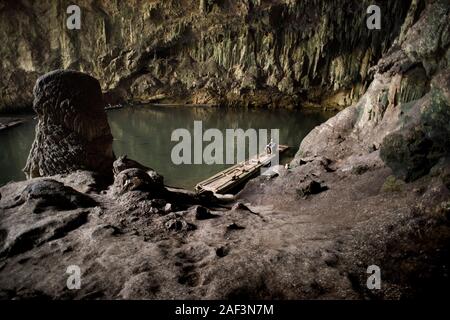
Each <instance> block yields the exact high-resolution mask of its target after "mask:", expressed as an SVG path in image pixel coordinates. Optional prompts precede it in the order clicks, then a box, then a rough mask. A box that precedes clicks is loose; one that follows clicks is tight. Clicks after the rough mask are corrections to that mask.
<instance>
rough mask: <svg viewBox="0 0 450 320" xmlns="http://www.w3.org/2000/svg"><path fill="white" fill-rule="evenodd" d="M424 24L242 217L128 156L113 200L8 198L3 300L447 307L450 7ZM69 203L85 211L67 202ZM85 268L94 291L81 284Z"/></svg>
mask: <svg viewBox="0 0 450 320" xmlns="http://www.w3.org/2000/svg"><path fill="white" fill-rule="evenodd" d="M305 3H309V1H305ZM419 3H420V1H414V2H413V4H414V6H416V5H418V4H419ZM414 6H413V7H414ZM211 10H212V11H211ZM200 12H202V13H203V14H205V13H208V14H209V13H210V12H214V1H202V5H201V6H200ZM413 12H415V11H414V10H412V11H410V13H409V14H408V18H407V19H406V23H405V25H404V27H403V28H402V32H401V33H400V35H399V37H398V39H397V40H396V41H395V43H394V45H393V46H392V48H391V49H390V50H389V52H388V53H387V54H386V55H385V56H384V58H383V59H382V60H381V61H380V62H379V63H378V65H377V66H376V68H375V69H374V71H375V76H374V80H373V82H372V83H371V84H370V86H369V88H368V90H367V92H366V93H365V94H364V96H363V97H362V98H361V100H360V101H359V102H358V103H356V104H355V105H353V106H351V107H349V108H347V109H345V110H344V111H342V112H340V113H339V114H338V115H337V116H335V117H334V118H332V119H330V120H329V121H328V122H327V123H325V124H323V125H322V126H320V127H318V128H316V129H314V130H313V131H312V132H311V133H310V134H309V135H308V136H307V137H306V138H305V139H304V141H303V142H302V144H301V146H300V150H299V153H298V155H297V157H296V158H295V159H294V161H293V162H292V163H291V164H290V166H289V168H288V169H284V170H280V173H279V175H278V176H273V177H271V178H270V179H269V178H267V177H262V176H261V177H258V178H256V179H253V180H251V181H250V182H249V183H248V184H247V186H246V187H245V188H244V189H243V190H242V191H241V192H240V193H239V194H238V195H236V197H235V199H234V200H236V201H235V202H233V200H232V201H231V202H229V203H228V206H227V205H225V204H224V203H218V202H217V199H215V198H214V197H213V196H211V195H210V194H205V195H201V196H196V195H193V194H192V193H189V192H187V191H184V190H174V189H173V188H168V187H164V186H163V185H162V178H160V177H159V176H158V175H157V174H156V173H154V171H149V172H150V175H152V176H150V175H149V174H148V173H146V170H147V169H148V168H146V167H145V166H142V165H140V164H137V163H135V162H133V161H126V160H127V159H126V158H120V160H119V161H118V162H117V163H116V165H115V166H114V167H115V169H116V170H115V178H116V181H115V182H114V184H113V185H112V186H111V187H110V189H109V190H108V191H106V192H99V191H98V189H97V188H95V186H92V188H90V189H89V191H86V192H89V194H84V195H83V196H81V195H80V194H79V192H80V191H74V190H75V189H76V190H78V189H79V188H80V186H82V185H83V184H84V182H85V181H92V180H93V179H90V178H88V173H81V172H75V173H72V174H70V175H68V176H66V177H64V176H55V177H52V178H51V179H52V180H48V179H42V178H37V179H32V180H28V181H24V182H18V183H11V184H7V185H5V186H3V187H2V188H0V195H1V196H0V218H1V219H0V245H1V247H0V271H1V272H0V298H7V299H20V298H30V297H50V298H60V299H61V298H66V299H69V298H77V299H102V298H109V299H175V298H178V299H241V300H242V299H248V298H250V299H330V298H332V299H411V298H416V299H417V298H428V299H430V298H431V299H434V298H442V297H443V296H446V295H447V292H448V287H449V285H450V279H449V275H448V270H449V268H450V254H449V250H448V248H449V244H450V223H449V218H450V189H449V172H450V162H449V160H448V157H447V156H448V142H449V140H448V128H449V127H448V120H449V118H448V110H449V108H450V105H449V99H448V98H449V86H448V83H449V82H448V79H449V76H448V70H449V69H448V67H449V54H448V53H449V38H448V37H449V35H450V32H449V30H448V28H449V25H448V21H449V14H450V5H449V4H448V1H446V0H436V1H429V2H427V6H426V8H425V9H424V11H423V14H422V15H421V17H420V19H418V20H417V21H416V19H415V15H414V14H413ZM169 51H170V50H169ZM394 148H395V150H398V152H397V153H395V150H394ZM402 165H403V167H402ZM400 169H401V170H400ZM428 172H429V173H428ZM393 174H394V175H397V176H398V177H403V178H404V179H406V180H408V181H407V183H405V182H403V181H401V180H400V179H398V178H396V177H394V176H393ZM408 177H409V178H408ZM78 179H82V181H78ZM268 179H269V180H268ZM42 180H43V181H44V183H43V185H42V188H43V189H41V188H40V187H37V186H39V184H40V183H41V182H40V181H42ZM53 180H55V181H59V183H56V182H55V181H53ZM159 181H161V182H159ZM61 183H62V185H61ZM69 186H70V187H73V189H71V188H69ZM46 188H49V190H50V191H51V192H46V191H45V189H46ZM53 191H55V192H56V193H57V194H58V195H59V196H58V198H57V199H56V200H55V201H54V199H47V196H48V194H49V193H53ZM35 198H37V199H35ZM67 198H70V199H71V201H75V202H76V201H81V203H83V204H84V206H83V207H82V208H78V209H74V208H73V207H70V206H69V207H66V206H61V205H60V201H59V200H60V199H67ZM36 200H37V202H36ZM93 201H95V204H94V202H93ZM75 202H74V203H75ZM36 203H43V205H39V206H38V210H37V212H33V210H34V209H35V208H36V206H35V205H36ZM64 203H65V201H64ZM19 206H20V209H21V210H17V208H18V207H19ZM71 265H76V266H79V267H80V270H81V271H82V279H81V283H82V285H81V287H80V289H79V290H69V289H68V288H67V286H66V283H67V277H68V275H67V274H66V273H65V271H66V270H67V267H68V266H71ZM369 266H378V267H379V268H380V269H381V287H380V289H370V288H369V287H368V286H367V280H368V277H369V276H370V274H369V273H368V270H370V269H368V267H369Z"/></svg>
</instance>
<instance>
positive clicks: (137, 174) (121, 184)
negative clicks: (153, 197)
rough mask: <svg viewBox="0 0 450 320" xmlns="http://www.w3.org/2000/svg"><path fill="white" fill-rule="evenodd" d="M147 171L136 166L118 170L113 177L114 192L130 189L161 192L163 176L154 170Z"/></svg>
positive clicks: (125, 191) (119, 192)
mask: <svg viewBox="0 0 450 320" xmlns="http://www.w3.org/2000/svg"><path fill="white" fill-rule="evenodd" d="M149 173H150V174H148V173H147V172H145V171H144V170H142V169H137V168H131V169H126V170H124V171H122V172H120V173H119V174H118V175H117V176H116V177H115V179H114V185H113V190H114V193H116V194H124V193H127V192H130V191H149V192H153V193H161V192H162V191H163V190H164V184H163V178H162V177H161V176H160V175H159V174H158V173H156V172H154V171H149Z"/></svg>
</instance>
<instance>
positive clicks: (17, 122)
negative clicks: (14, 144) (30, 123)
mask: <svg viewBox="0 0 450 320" xmlns="http://www.w3.org/2000/svg"><path fill="white" fill-rule="evenodd" d="M24 122H25V121H24V120H13V121H10V122H7V123H0V131H2V130H5V129H9V128H13V127H16V126H18V125H21V124H22V123H24Z"/></svg>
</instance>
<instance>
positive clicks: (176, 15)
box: [0, 0, 425, 110]
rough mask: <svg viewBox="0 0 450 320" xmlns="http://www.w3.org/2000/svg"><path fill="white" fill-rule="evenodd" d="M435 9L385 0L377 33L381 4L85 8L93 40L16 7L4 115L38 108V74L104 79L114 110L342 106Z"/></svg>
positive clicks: (4, 37)
mask: <svg viewBox="0 0 450 320" xmlns="http://www.w3.org/2000/svg"><path fill="white" fill-rule="evenodd" d="M424 2H425V1H423V0H393V1H380V3H378V4H379V5H380V7H381V10H382V21H383V24H382V30H373V31H371V30H368V29H367V27H366V19H367V17H368V15H367V13H366V12H367V8H368V7H369V6H370V5H372V4H373V1H369V0H364V1H360V0H341V1H334V2H330V1H317V0H302V1H287V0H282V1H255V0H246V1H231V0H223V1H199V0H189V1H182V2H180V1H174V0H170V1H166V0H164V1H162V0H161V1H152V2H148V1H135V2H132V3H131V2H127V1H116V2H111V1H95V2H92V1H86V0H81V1H77V4H78V5H79V6H80V8H81V10H82V22H81V30H68V29H67V28H66V23H65V22H66V19H67V17H68V14H67V13H66V9H67V7H66V6H65V5H63V3H62V2H55V1H50V0H45V1H39V3H37V2H34V1H29V0H20V1H6V2H5V1H4V2H2V4H1V5H0V30H2V32H1V33H0V41H1V42H2V43H3V44H6V45H4V46H2V48H0V52H1V56H2V63H1V64H0V74H2V75H3V76H2V78H1V79H0V87H2V88H3V90H2V91H1V92H0V110H6V109H13V110H17V108H19V107H25V106H27V105H29V104H31V101H32V96H31V94H29V93H28V92H31V91H30V89H31V88H32V86H33V84H34V82H35V80H36V79H37V77H38V75H40V74H43V73H45V72H49V71H50V70H53V69H56V68H62V69H75V70H82V71H84V72H88V73H89V74H91V75H93V76H94V77H96V78H97V79H99V80H100V82H101V86H102V89H103V91H105V92H107V99H108V101H107V102H111V103H114V102H117V101H118V100H129V101H134V102H145V101H155V100H161V99H162V100H163V101H164V100H166V101H171V102H188V103H223V104H236V105H246V104H247V105H256V106H283V105H284V106H296V105H297V104H298V103H299V102H306V101H308V102H312V103H317V104H320V105H322V106H333V107H338V108H342V107H344V106H347V105H349V104H351V103H353V102H356V101H357V100H358V98H359V97H360V95H361V94H362V93H364V92H365V90H366V88H367V86H368V84H369V83H370V81H371V79H372V77H371V74H370V73H369V72H368V71H369V69H370V67H371V66H373V65H375V64H376V63H377V61H378V60H379V58H380V57H381V56H382V54H383V53H384V52H385V51H386V50H387V49H388V48H389V47H390V45H391V43H392V41H393V40H394V39H395V38H396V37H397V36H398V35H399V33H400V32H401V31H402V26H403V28H406V27H408V26H409V25H411V24H412V23H414V22H415V21H416V19H417V17H418V16H419V15H420V12H421V10H422V9H423V6H424ZM201 3H203V4H201ZM24 93H25V94H24Z"/></svg>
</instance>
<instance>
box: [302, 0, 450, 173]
mask: <svg viewBox="0 0 450 320" xmlns="http://www.w3.org/2000/svg"><path fill="white" fill-rule="evenodd" d="M449 19H450V4H449V3H448V1H444V0H437V1H433V2H431V3H429V4H428V5H427V8H426V9H425V10H424V12H423V13H422V15H421V16H420V18H419V19H418V21H417V22H416V23H414V24H412V25H411V26H409V28H406V29H404V30H403V32H402V34H401V35H400V36H399V38H398V39H396V41H395V43H394V45H393V46H392V48H391V49H390V50H389V52H388V53H387V54H386V55H385V56H384V57H383V58H382V59H381V60H380V61H379V63H378V64H377V66H376V67H374V69H373V70H374V71H375V76H374V80H373V82H372V83H371V84H370V86H369V88H368V90H367V92H366V93H365V94H364V95H363V96H362V97H361V99H360V101H359V102H358V103H356V104H354V105H352V106H351V107H349V108H346V109H345V110H343V111H342V112H340V113H338V114H337V115H336V116H335V117H333V118H331V119H330V120H329V121H327V122H326V123H324V124H323V125H321V126H319V127H316V128H315V129H314V130H313V131H312V132H311V133H310V134H309V135H308V136H307V137H305V139H304V140H303V141H302V143H301V145H300V150H299V151H298V154H297V158H301V157H308V156H317V155H320V156H326V157H328V158H330V159H333V160H342V161H343V160H344V159H346V158H348V157H349V156H351V155H363V154H368V153H372V152H374V151H376V150H378V149H379V148H380V146H381V144H382V142H383V140H384V139H385V137H386V136H388V135H389V134H391V133H396V134H406V135H407V136H411V134H410V133H408V132H410V131H411V130H417V128H423V132H424V134H425V138H426V139H428V140H430V142H431V143H432V144H433V146H434V147H431V148H430V152H432V153H433V154H434V155H431V154H430V158H433V159H432V161H431V162H430V165H431V166H432V165H433V163H436V160H437V159H438V158H439V157H442V156H443V155H445V154H446V153H447V152H448V151H449V150H450V149H449V148H448V144H449V141H450V140H449V139H448V137H449V134H448V130H449V123H450V121H449V119H450V114H449V112H450V111H449V110H450V102H449V99H448V92H449V77H450V56H449V55H448V51H449V50H450V24H449V23H448V21H449ZM413 75H414V76H413ZM391 140H392V139H391ZM388 141H389V140H388ZM397 145H398V144H397ZM418 150H421V148H418ZM392 152H395V151H394V150H392ZM424 156H425V157H427V155H426V154H425V155H424ZM409 158H410V159H413V158H414V156H413V155H411V157H409ZM388 162H389V161H388ZM404 164H405V165H407V164H406V163H404ZM398 165H400V163H399V164H398ZM413 167H414V166H413ZM425 173H426V171H425ZM419 176H420V175H419Z"/></svg>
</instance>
